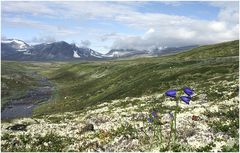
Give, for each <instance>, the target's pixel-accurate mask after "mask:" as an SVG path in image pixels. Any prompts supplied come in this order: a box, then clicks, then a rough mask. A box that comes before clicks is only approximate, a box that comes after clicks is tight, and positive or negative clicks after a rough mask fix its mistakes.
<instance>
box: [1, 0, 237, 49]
mask: <svg viewBox="0 0 240 153" xmlns="http://www.w3.org/2000/svg"><path fill="white" fill-rule="evenodd" d="M238 36H239V4H238V1H225V2H224V1H204V2H203V1H202V2H197V1H194V2H190V1H185V2H183V1H182V2H180V1H172V2H167V1H154V2H150V1H140V2H136V1H135V2H134V1H128V2H124V1H107V2H106V1H101V2H91V1H89V2H86V1H78V2H77V1H75V2H67V1H44V2H40V1H38V2H36V1H35V2H34V1H25V2H23V1H18V2H16V1H15V2H13V1H2V5H1V38H2V39H6V38H16V39H21V40H24V41H26V42H27V43H29V44H39V43H49V42H54V41H66V42H68V43H76V44H77V45H78V46H84V47H89V48H91V49H93V50H95V51H98V52H100V53H107V52H108V51H109V50H111V49H139V50H143V49H144V50H151V49H156V48H159V49H161V48H163V47H179V46H188V45H204V44H213V43H218V42H224V41H230V40H235V39H239V38H238Z"/></svg>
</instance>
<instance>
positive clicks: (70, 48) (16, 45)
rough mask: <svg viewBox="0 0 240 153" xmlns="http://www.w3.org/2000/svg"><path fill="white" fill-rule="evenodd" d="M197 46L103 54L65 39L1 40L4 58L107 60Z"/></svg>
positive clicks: (154, 54)
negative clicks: (46, 41)
mask: <svg viewBox="0 0 240 153" xmlns="http://www.w3.org/2000/svg"><path fill="white" fill-rule="evenodd" d="M194 47H197V45H195V46H184V47H160V48H154V49H151V50H136V49H112V50H110V51H109V52H108V53H107V54H105V55H103V54H101V53H99V52H96V51H94V50H92V49H90V48H87V47H79V46H77V45H75V44H69V43H67V42H65V41H58V42H53V43H42V44H37V45H29V44H27V43H26V42H24V41H22V40H19V39H5V40H2V42H1V57H2V59H3V60H74V59H76V60H78V59H83V60H106V59H115V58H126V57H140V56H161V55H166V54H172V53H177V52H181V51H185V50H189V49H192V48H194Z"/></svg>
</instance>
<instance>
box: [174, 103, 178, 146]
mask: <svg viewBox="0 0 240 153" xmlns="http://www.w3.org/2000/svg"><path fill="white" fill-rule="evenodd" d="M177 109H178V102H177V100H176V107H175V112H174V122H175V124H174V144H175V143H176V139H177Z"/></svg>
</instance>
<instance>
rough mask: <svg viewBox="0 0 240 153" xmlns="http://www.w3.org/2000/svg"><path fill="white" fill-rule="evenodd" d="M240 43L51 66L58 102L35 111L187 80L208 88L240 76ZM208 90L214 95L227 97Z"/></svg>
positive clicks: (175, 85)
mask: <svg viewBox="0 0 240 153" xmlns="http://www.w3.org/2000/svg"><path fill="white" fill-rule="evenodd" d="M238 46H239V44H238V41H232V42H227V43H221V44H216V45H209V46H202V47H199V48H196V49H192V50H191V51H188V52H183V53H180V54H176V55H170V56H164V57H157V58H140V59H133V60H122V61H105V62H85V63H78V64H76V63H67V64H65V65H64V66H61V68H60V69H55V70H53V71H52V70H51V69H50V70H45V72H44V74H45V75H47V76H48V77H49V78H50V80H51V81H52V82H54V83H55V84H56V86H57V92H56V95H55V99H54V102H52V103H48V104H45V105H42V106H40V107H39V108H38V109H37V110H36V111H35V113H36V114H45V113H47V114H49V113H50V114H51V113H57V112H66V111H74V110H81V109H84V108H86V107H87V106H93V105H96V104H99V103H102V102H104V101H110V100H113V99H120V98H125V97H138V96H141V95H149V94H153V93H163V92H164V91H165V90H167V89H170V88H182V87H183V86H190V87H193V88H201V89H206V90H208V88H209V83H208V80H214V81H216V82H218V81H221V80H236V79H238V67H239V65H238V54H239V51H238V48H239V47H238ZM222 88H223V89H222V90H225V89H224V87H222ZM207 94H208V97H209V98H210V99H211V98H212V99H214V98H221V95H217V94H215V93H211V92H208V93H207Z"/></svg>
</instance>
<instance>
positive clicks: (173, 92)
mask: <svg viewBox="0 0 240 153" xmlns="http://www.w3.org/2000/svg"><path fill="white" fill-rule="evenodd" d="M176 93H177V91H176V90H168V91H167V92H165V95H166V96H168V97H173V98H175V97H176Z"/></svg>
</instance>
